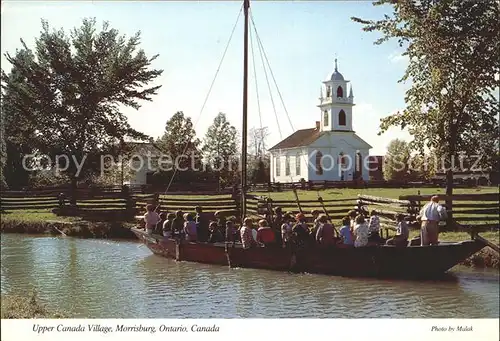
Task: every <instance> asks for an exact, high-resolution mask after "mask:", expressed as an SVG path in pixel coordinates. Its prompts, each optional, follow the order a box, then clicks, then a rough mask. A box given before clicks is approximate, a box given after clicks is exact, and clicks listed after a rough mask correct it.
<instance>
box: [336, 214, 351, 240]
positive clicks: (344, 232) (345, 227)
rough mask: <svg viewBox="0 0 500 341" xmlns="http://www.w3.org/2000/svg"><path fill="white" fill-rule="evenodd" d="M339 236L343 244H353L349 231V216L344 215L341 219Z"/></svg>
mask: <svg viewBox="0 0 500 341" xmlns="http://www.w3.org/2000/svg"><path fill="white" fill-rule="evenodd" d="M339 233H340V238H342V242H343V243H344V244H345V245H354V241H353V238H352V233H351V218H349V217H344V218H343V219H342V227H341V228H340V231H339Z"/></svg>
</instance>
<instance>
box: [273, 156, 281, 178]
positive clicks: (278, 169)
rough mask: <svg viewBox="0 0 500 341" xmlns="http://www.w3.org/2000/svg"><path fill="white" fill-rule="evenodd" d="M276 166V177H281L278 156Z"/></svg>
mask: <svg viewBox="0 0 500 341" xmlns="http://www.w3.org/2000/svg"><path fill="white" fill-rule="evenodd" d="M274 160H275V161H274V166H275V168H276V176H280V168H281V167H280V166H281V165H280V157H279V156H276V158H275V159H274Z"/></svg>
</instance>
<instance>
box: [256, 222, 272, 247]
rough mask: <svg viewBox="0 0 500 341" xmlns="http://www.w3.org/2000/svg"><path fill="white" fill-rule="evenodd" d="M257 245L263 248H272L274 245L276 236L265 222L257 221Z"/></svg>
mask: <svg viewBox="0 0 500 341" xmlns="http://www.w3.org/2000/svg"><path fill="white" fill-rule="evenodd" d="M256 241H257V243H259V244H263V245H264V246H273V245H275V244H276V236H275V234H274V231H273V229H272V228H270V227H269V226H268V224H267V221H266V220H260V221H259V229H258V230H257V238H256Z"/></svg>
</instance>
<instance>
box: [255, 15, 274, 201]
mask: <svg viewBox="0 0 500 341" xmlns="http://www.w3.org/2000/svg"><path fill="white" fill-rule="evenodd" d="M250 15H252V14H251V12H250ZM250 49H251V50H252V65H253V73H254V79H255V93H256V97H257V108H258V111H259V123H260V142H261V143H262V149H263V150H265V146H264V127H263V125H262V113H261V108H260V96H259V83H258V81H257V69H256V64H255V53H254V47H253V35H252V30H250ZM263 66H264V67H265V65H264V64H263ZM268 85H269V83H268ZM260 162H263V161H262V155H260V153H259V164H258V167H260ZM267 192H268V197H269V198H271V188H270V187H269V186H267Z"/></svg>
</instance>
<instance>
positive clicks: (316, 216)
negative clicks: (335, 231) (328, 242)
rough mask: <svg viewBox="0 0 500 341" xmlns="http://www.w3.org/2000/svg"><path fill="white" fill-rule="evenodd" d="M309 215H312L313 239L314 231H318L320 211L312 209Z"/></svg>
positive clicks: (314, 236) (314, 237)
mask: <svg viewBox="0 0 500 341" xmlns="http://www.w3.org/2000/svg"><path fill="white" fill-rule="evenodd" d="M311 215H312V217H313V226H312V229H311V235H312V237H313V239H316V232H317V231H318V228H319V225H321V222H320V221H319V215H320V212H319V211H318V210H312V211H311Z"/></svg>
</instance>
